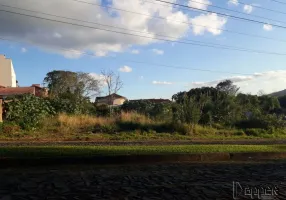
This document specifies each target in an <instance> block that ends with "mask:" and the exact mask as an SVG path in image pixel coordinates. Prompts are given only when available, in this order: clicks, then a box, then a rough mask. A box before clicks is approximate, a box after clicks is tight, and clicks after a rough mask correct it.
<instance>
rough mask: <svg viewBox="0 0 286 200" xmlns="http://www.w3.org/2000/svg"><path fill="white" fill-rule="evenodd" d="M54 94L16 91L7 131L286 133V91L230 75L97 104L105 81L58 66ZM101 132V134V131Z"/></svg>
mask: <svg viewBox="0 0 286 200" xmlns="http://www.w3.org/2000/svg"><path fill="white" fill-rule="evenodd" d="M44 82H45V83H46V85H47V87H48V89H49V97H48V98H40V97H34V96H31V95H24V96H16V97H12V98H11V99H9V100H6V101H5V104H4V107H5V116H4V117H5V121H4V123H3V124H2V125H1V127H0V131H1V132H2V135H4V136H5V137H11V136H17V137H21V136H24V135H23V134H22V133H25V134H28V135H29V136H31V134H32V135H34V136H36V137H38V138H41V136H42V137H47V138H48V137H55V138H56V137H58V136H62V137H64V136H66V135H68V138H78V139H82V138H86V139H88V138H93V136H95V135H96V136H98V135H100V134H103V135H104V137H105V138H113V139H116V138H118V136H120V135H124V137H125V138H132V137H134V138H137V139H148V138H151V139H152V138H157V137H159V136H160V137H161V136H162V135H164V136H163V137H167V138H168V137H171V136H173V138H177V139H182V138H184V136H188V137H192V138H198V137H199V138H202V137H211V138H222V137H284V136H285V137H286V129H285V127H286V121H285V115H286V111H285V110H286V96H283V97H279V98H277V97H273V96H268V95H262V96H257V95H250V94H243V93H239V88H238V87H237V86H235V85H233V83H232V82H231V81H229V80H226V81H223V82H221V83H219V84H218V85H217V86H216V87H202V88H195V89H191V90H190V91H186V92H179V93H177V94H174V95H173V96H172V99H173V101H172V102H164V103H154V102H151V101H146V100H138V101H127V102H125V103H124V105H122V106H121V107H117V108H112V109H111V108H109V107H108V106H107V105H101V106H96V104H94V103H92V102H91V100H90V98H91V97H92V94H96V95H98V94H99V93H100V87H101V85H100V82H99V81H98V80H96V79H94V78H93V77H92V76H90V75H89V74H85V73H75V72H64V71H53V72H50V73H48V74H47V76H46V78H45V79H44ZM95 138H97V139H98V138H99V137H95Z"/></svg>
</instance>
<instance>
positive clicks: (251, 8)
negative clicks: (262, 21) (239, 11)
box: [243, 5, 253, 14]
mask: <svg viewBox="0 0 286 200" xmlns="http://www.w3.org/2000/svg"><path fill="white" fill-rule="evenodd" d="M243 11H244V12H246V13H248V14H249V13H251V12H252V11H253V7H252V6H251V5H244V6H243Z"/></svg>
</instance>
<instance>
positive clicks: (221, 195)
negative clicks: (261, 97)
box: [0, 162, 286, 200]
mask: <svg viewBox="0 0 286 200" xmlns="http://www.w3.org/2000/svg"><path fill="white" fill-rule="evenodd" d="M233 181H235V182H238V183H237V184H236V186H239V187H238V190H237V191H238V195H237V199H250V198H251V197H250V196H249V195H248V196H244V195H243V194H244V192H242V191H246V190H244V189H247V187H246V185H250V186H249V187H248V188H254V187H260V188H262V187H264V188H266V187H269V188H268V193H267V194H270V192H271V191H272V194H271V195H269V196H268V197H270V198H268V199H286V162H272V163H216V164H210V163H209V164H206V163H205V164H202V163H201V164H190V163H175V164H158V165H134V166H126V165H125V166H87V165H85V166H84V165H80V166H64V167H49V168H25V169H20V168H18V169H2V170H0V200H14V199H15V200H18V199H19V200H20V199H25V200H26V199H31V200H37V199H39V200H45V199H63V200H64V199H67V200H73V199H87V200H89V199H96V200H97V199H114V200H115V199H116V200H117V199H119V200H121V199H122V200H129V199H130V200H131V199H142V200H149V199H151V200H152V199H178V200H184V199H186V200H190V199H195V200H200V199H227V200H230V199H233ZM241 188H242V189H241ZM247 191H252V195H254V196H253V197H254V198H253V199H259V198H258V195H257V192H256V195H255V190H254V189H253V190H247ZM259 191H260V193H261V191H262V189H261V190H259ZM248 194H250V193H248ZM242 196H244V197H242ZM259 197H260V196H259ZM260 199H266V198H265V197H264V198H263V197H260Z"/></svg>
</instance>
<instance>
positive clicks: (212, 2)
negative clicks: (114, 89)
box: [0, 0, 286, 99]
mask: <svg viewBox="0 0 286 200" xmlns="http://www.w3.org/2000/svg"><path fill="white" fill-rule="evenodd" d="M165 1H167V2H171V3H179V4H184V5H187V6H189V7H192V8H194V9H187V8H186V7H185V8H183V7H179V6H175V5H172V4H166V3H163V2H160V1H156V0H61V1H58V0H49V1H45V0H0V7H1V9H0V25H1V27H0V54H5V55H6V56H7V57H9V58H12V60H13V63H14V67H15V71H16V73H17V79H18V81H19V83H20V85H21V86H26V85H31V84H33V83H42V80H43V78H44V76H45V74H46V73H47V72H49V71H51V70H56V69H58V70H71V71H83V72H88V73H91V74H93V75H94V76H95V77H99V76H98V75H99V74H100V72H101V71H102V70H103V69H111V70H113V71H116V72H117V73H119V74H120V75H121V78H122V80H123V82H124V88H123V89H122V90H121V91H120V94H121V95H124V96H126V97H127V98H129V99H136V98H171V96H172V95H173V94H175V93H177V92H179V91H184V90H189V89H191V88H195V87H202V86H215V85H216V84H217V83H218V82H219V81H221V80H224V79H231V80H233V82H234V83H235V84H237V85H238V86H239V87H240V88H241V91H242V92H247V93H252V94H256V93H257V92H258V91H260V90H263V91H264V92H265V93H270V92H274V91H278V90H282V89H285V88H286V86H285V83H286V66H285V65H286V62H285V61H286V36H285V33H286V28H279V27H277V26H286V20H285V22H283V19H285V16H286V12H285V13H284V14H283V10H285V9H284V8H286V5H284V8H283V5H281V4H278V3H275V2H273V1H269V0H260V1H259V0H247V1H243V2H244V3H245V2H247V4H241V2H240V1H239V0H230V1H229V0H165ZM218 7H221V8H224V9H220V8H218ZM259 7H263V8H267V9H271V10H275V12H270V11H267V10H265V9H260V8H259ZM17 8H20V9H17ZM198 9H199V10H198ZM206 11H213V12H219V13H225V14H227V15H233V16H234V15H235V16H238V17H242V18H250V19H254V20H258V21H261V22H263V23H250V22H246V21H242V20H237V19H234V18H232V17H230V16H226V15H218V14H216V13H213V12H206ZM281 12H282V13H281ZM33 16H36V17H37V18H35V17H33ZM259 16H260V17H259ZM45 19H49V20H45ZM275 25H277V26H275ZM3 39H4V40H3ZM217 45H221V46H219V47H218V46H217ZM230 46H231V47H230ZM233 49H240V50H243V51H237V50H233ZM253 50H255V51H253ZM257 51H258V52H257ZM225 72H228V73H225Z"/></svg>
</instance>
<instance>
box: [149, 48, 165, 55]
mask: <svg viewBox="0 0 286 200" xmlns="http://www.w3.org/2000/svg"><path fill="white" fill-rule="evenodd" d="M152 51H153V53H155V54H157V55H163V54H164V51H163V50H160V49H152Z"/></svg>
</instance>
